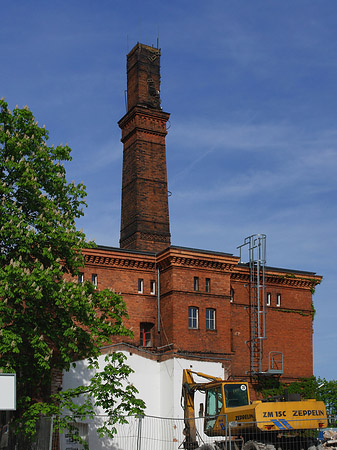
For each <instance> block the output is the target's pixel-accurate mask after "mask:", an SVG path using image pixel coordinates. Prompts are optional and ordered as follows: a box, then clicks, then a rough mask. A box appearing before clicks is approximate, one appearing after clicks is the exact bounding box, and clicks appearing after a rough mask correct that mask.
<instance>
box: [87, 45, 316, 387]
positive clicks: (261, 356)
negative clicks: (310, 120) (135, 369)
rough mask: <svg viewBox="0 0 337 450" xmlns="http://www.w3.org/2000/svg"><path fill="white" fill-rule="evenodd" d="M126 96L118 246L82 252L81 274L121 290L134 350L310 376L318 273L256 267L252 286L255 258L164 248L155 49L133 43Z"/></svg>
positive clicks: (229, 370)
mask: <svg viewBox="0 0 337 450" xmlns="http://www.w3.org/2000/svg"><path fill="white" fill-rule="evenodd" d="M127 93H128V102H127V104H128V111H127V113H126V114H125V116H124V117H123V118H122V119H121V120H120V121H119V126H120V128H121V130H122V142H123V145H124V151H123V185H122V211H121V237H120V248H110V247H102V246H98V247H97V248H95V249H90V250H86V252H85V260H86V265H85V268H84V273H83V276H84V279H86V280H91V281H93V282H94V283H96V284H97V287H98V289H103V288H107V287H109V288H113V289H115V291H116V292H118V293H119V292H120V293H121V294H122V296H123V298H124V300H125V302H126V304H127V309H128V313H129V320H128V323H127V325H128V327H129V328H131V329H132V331H133V332H134V339H133V340H129V341H128V342H127V344H128V345H129V346H130V345H131V346H132V347H133V351H135V352H139V353H140V354H141V353H143V354H144V355H145V354H146V355H147V357H150V358H153V359H156V360H157V361H164V360H166V359H169V358H173V357H178V358H179V357H182V358H187V359H191V360H199V361H216V362H220V363H222V365H223V367H224V370H225V374H227V376H231V377H233V378H240V379H242V378H246V377H250V376H251V375H258V374H276V375H280V374H281V373H283V374H282V379H283V380H284V381H286V380H292V379H296V378H298V377H308V376H311V375H312V372H313V367H312V320H313V307H312V292H313V290H314V288H315V286H316V284H318V283H319V282H320V280H321V277H320V276H317V275H315V274H314V273H311V272H302V271H291V270H287V269H279V268H271V267H263V269H264V270H263V283H261V279H260V278H259V280H258V285H257V287H256V289H255V290H254V287H253V286H252V285H253V284H254V283H255V282H256V276H258V277H260V275H261V276H262V268H261V267H260V264H259V263H257V264H256V262H254V261H253V262H252V261H250V263H251V264H248V263H246V264H242V263H240V262H239V256H233V255H232V254H227V253H220V252H214V251H205V250H198V249H191V248H183V247H177V246H173V245H171V238H170V226H169V212H168V191H167V175H166V153H165V152H166V150H165V136H166V133H167V132H166V122H167V120H168V118H169V114H168V113H166V112H164V111H163V110H162V108H161V102H160V50H158V49H156V48H153V47H148V46H145V45H142V44H137V45H136V46H135V47H134V48H133V49H132V50H131V52H130V53H129V55H128V57H127ZM260 269H261V270H260ZM256 270H258V273H256ZM252 276H253V278H252ZM254 277H255V278H254ZM254 280H255V281H254ZM262 284H263V286H262ZM256 296H257V297H256ZM123 339H125V338H123ZM116 342H117V341H116ZM128 348H130V347H128ZM282 363H283V364H282Z"/></svg>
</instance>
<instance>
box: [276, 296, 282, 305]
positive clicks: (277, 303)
mask: <svg viewBox="0 0 337 450" xmlns="http://www.w3.org/2000/svg"><path fill="white" fill-rule="evenodd" d="M276 306H277V307H280V306H281V294H276Z"/></svg>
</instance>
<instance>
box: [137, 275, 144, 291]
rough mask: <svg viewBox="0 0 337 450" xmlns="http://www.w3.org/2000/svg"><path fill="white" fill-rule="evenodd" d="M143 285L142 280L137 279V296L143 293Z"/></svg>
mask: <svg viewBox="0 0 337 450" xmlns="http://www.w3.org/2000/svg"><path fill="white" fill-rule="evenodd" d="M143 285H144V280H143V278H138V294H142V293H143Z"/></svg>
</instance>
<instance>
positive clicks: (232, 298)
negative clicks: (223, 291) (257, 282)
mask: <svg viewBox="0 0 337 450" xmlns="http://www.w3.org/2000/svg"><path fill="white" fill-rule="evenodd" d="M234 294H235V291H234V289H233V288H232V287H231V290H230V299H229V301H230V303H234Z"/></svg>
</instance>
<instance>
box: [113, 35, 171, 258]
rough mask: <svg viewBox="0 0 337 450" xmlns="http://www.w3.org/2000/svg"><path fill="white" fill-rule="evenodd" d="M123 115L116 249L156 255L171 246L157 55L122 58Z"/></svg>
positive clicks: (137, 52) (143, 50)
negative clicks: (124, 80)
mask: <svg viewBox="0 0 337 450" xmlns="http://www.w3.org/2000/svg"><path fill="white" fill-rule="evenodd" d="M127 97H128V101H127V105H128V111H127V113H126V114H125V116H124V117H122V119H121V120H120V121H119V122H118V125H119V126H120V128H121V130H122V139H121V140H122V142H123V144H124V148H123V181H122V215H121V235H120V247H121V248H127V249H133V250H147V251H153V252H159V251H160V250H163V249H165V248H167V247H169V246H170V223H169V212H168V192H167V173H166V151H165V136H166V134H167V131H166V122H167V121H168V119H169V114H168V113H166V112H163V111H162V109H161V106H160V103H161V100H160V50H159V49H157V48H153V47H149V46H147V45H143V44H139V43H138V44H137V45H136V46H135V47H134V48H133V49H132V50H131V51H130V53H129V54H128V56H127Z"/></svg>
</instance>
